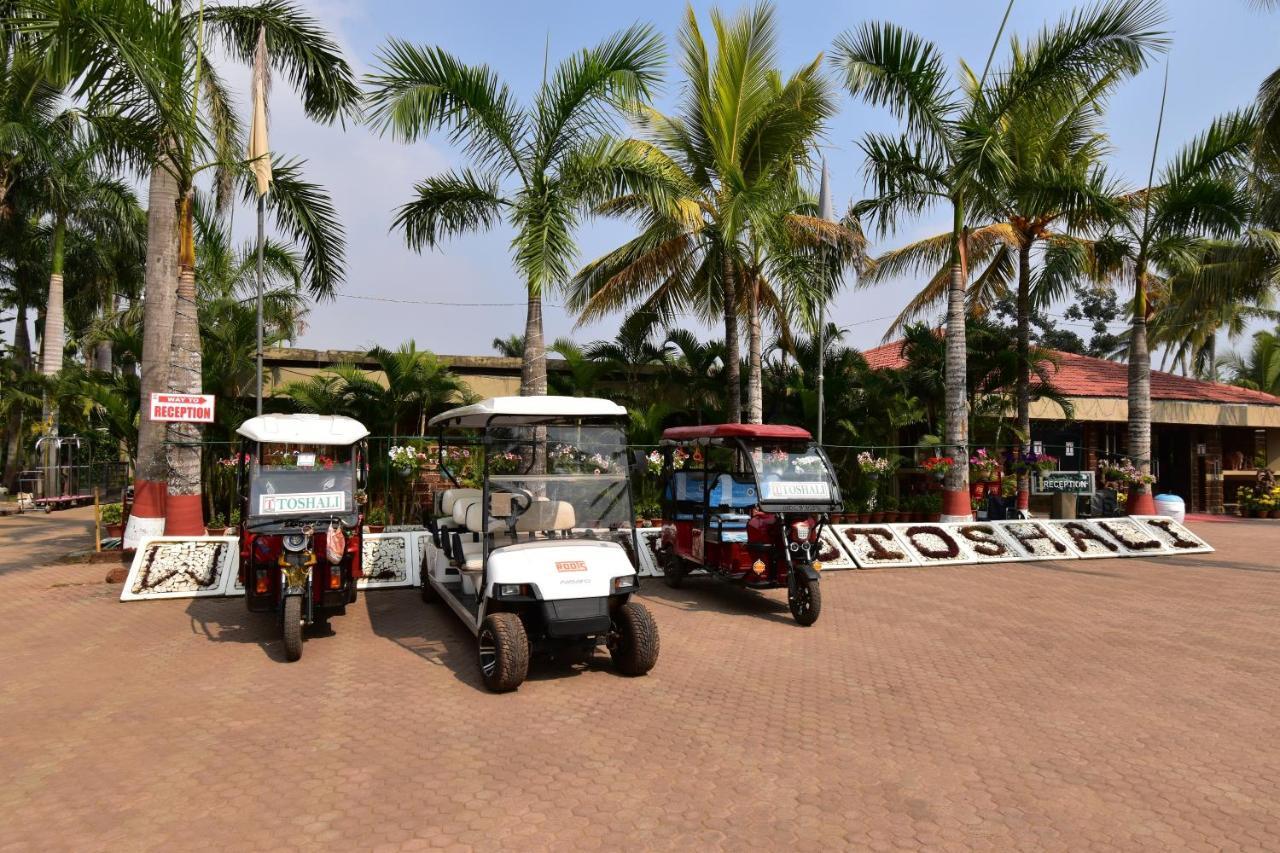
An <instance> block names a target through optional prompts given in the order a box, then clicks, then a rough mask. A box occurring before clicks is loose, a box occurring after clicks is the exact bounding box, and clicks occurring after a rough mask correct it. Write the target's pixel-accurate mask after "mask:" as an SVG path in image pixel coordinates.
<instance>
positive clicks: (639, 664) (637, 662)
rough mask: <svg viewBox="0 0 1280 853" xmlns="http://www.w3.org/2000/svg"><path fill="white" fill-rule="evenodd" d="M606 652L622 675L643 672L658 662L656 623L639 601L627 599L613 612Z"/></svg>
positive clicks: (642, 673) (640, 673)
mask: <svg viewBox="0 0 1280 853" xmlns="http://www.w3.org/2000/svg"><path fill="white" fill-rule="evenodd" d="M609 654H610V655H611V656H612V657H613V665H614V666H616V667H617V668H618V671H619V672H621V673H622V674H623V675H644V674H645V673H646V672H648V671H649V670H651V669H653V665H654V664H656V663H657V662H658V623H656V622H654V621H653V616H652V614H650V613H649V609H648V608H647V607H645V606H644V605H643V604H640V603H638V602H635V601H629V602H627V603H626V604H624V605H622V606H621V607H619V608H618V609H617V610H616V611H615V612H614V614H613V625H612V626H611V629H610V631H609Z"/></svg>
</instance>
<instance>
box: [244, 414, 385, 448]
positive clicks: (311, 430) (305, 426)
mask: <svg viewBox="0 0 1280 853" xmlns="http://www.w3.org/2000/svg"><path fill="white" fill-rule="evenodd" d="M236 432H238V433H240V434H241V435H243V436H244V437H245V438H249V439H252V440H254V441H263V442H277V443H280V444H331V445H346V444H355V443H356V442H357V441H359V440H360V439H362V438H364V437H365V436H366V435H368V434H369V430H367V429H365V427H364V424H362V423H360V422H359V421H358V420H356V419H354V418H346V417H343V416H342V415H258V416H257V417H256V418H249V420H247V421H245V422H244V423H242V424H240V428H239V429H238V430H236Z"/></svg>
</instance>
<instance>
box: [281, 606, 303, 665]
mask: <svg viewBox="0 0 1280 853" xmlns="http://www.w3.org/2000/svg"><path fill="white" fill-rule="evenodd" d="M283 619H284V657H285V660H288V661H295V660H297V659H298V658H300V657H302V596H300V595H290V596H287V597H286V598H285V600H284V615H283Z"/></svg>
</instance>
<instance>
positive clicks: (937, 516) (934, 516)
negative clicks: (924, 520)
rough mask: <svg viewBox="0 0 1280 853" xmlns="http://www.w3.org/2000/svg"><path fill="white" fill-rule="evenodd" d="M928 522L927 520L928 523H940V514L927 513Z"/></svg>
mask: <svg viewBox="0 0 1280 853" xmlns="http://www.w3.org/2000/svg"><path fill="white" fill-rule="evenodd" d="M928 520H929V521H932V522H934V523H935V524H936V523H937V522H939V521H942V513H940V512H931V513H929V519H928Z"/></svg>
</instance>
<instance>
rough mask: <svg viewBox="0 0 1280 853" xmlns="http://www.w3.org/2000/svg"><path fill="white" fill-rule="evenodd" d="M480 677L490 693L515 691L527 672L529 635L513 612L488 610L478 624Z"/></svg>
mask: <svg viewBox="0 0 1280 853" xmlns="http://www.w3.org/2000/svg"><path fill="white" fill-rule="evenodd" d="M478 639H479V643H480V677H481V678H483V679H484V686H485V687H487V688H489V689H490V690H492V691H493V692H494V693H506V692H508V691H511V690H515V689H516V688H517V687H519V686H520V684H521V683H522V682H523V681H524V678H525V676H526V675H528V674H529V637H528V635H527V634H525V630H524V623H523V622H521V621H520V617H519V616H517V615H516V614H514V613H491V614H489V615H488V616H486V617H485V620H484V622H483V623H481V625H480V636H479V637H478Z"/></svg>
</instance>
